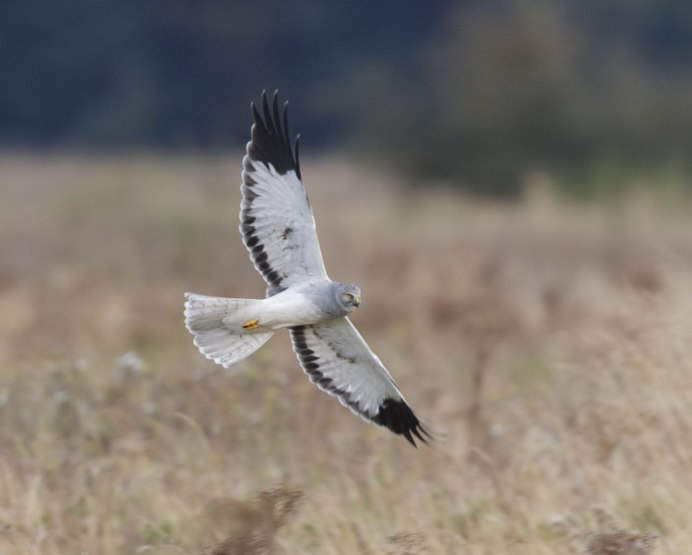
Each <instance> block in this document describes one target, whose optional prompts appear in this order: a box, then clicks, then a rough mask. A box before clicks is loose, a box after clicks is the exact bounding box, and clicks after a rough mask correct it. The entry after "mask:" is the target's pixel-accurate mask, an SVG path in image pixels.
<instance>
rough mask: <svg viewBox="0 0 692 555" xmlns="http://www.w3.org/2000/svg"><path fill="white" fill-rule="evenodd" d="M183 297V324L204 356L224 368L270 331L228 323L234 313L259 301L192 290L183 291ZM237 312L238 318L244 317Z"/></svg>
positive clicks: (245, 354) (266, 337)
mask: <svg viewBox="0 0 692 555" xmlns="http://www.w3.org/2000/svg"><path fill="white" fill-rule="evenodd" d="M185 299H186V301H185V326H186V327H187V329H188V330H189V331H190V333H191V334H192V335H194V336H195V339H194V343H195V345H196V346H197V348H198V349H199V351H200V352H201V353H202V354H203V355H204V356H205V357H207V358H209V359H211V360H213V361H214V362H216V363H217V364H220V365H221V366H223V367H224V368H228V367H229V366H232V365H233V364H235V363H236V362H240V361H241V360H243V359H244V358H246V357H248V356H250V355H251V354H252V353H254V352H255V351H256V350H257V349H259V348H260V347H261V346H262V345H264V344H265V343H266V342H267V341H268V340H269V338H270V337H271V336H272V335H274V332H273V331H269V332H267V331H263V332H249V331H245V330H243V329H242V327H239V326H237V325H232V324H231V323H230V322H232V321H235V320H237V318H235V317H234V316H235V315H236V314H237V313H243V312H246V310H247V309H249V308H250V309H251V308H252V305H253V304H255V303H258V302H260V301H257V300H254V299H226V298H223V297H209V296H206V295H196V294H195V293H185ZM239 316H240V320H242V319H243V318H244V316H242V314H239Z"/></svg>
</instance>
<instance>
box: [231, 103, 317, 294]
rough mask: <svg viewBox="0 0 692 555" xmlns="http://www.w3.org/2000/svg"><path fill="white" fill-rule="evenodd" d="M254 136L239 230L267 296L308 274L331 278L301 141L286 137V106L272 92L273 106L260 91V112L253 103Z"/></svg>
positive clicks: (249, 147)
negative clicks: (304, 180)
mask: <svg viewBox="0 0 692 555" xmlns="http://www.w3.org/2000/svg"><path fill="white" fill-rule="evenodd" d="M252 116H253V120H254V124H253V125H252V131H251V134H252V140H251V141H250V142H249V143H248V144H247V155H246V156H245V158H243V183H242V185H241V187H240V190H241V192H242V195H243V200H242V202H241V205H240V208H241V210H240V232H241V234H242V236H243V242H244V243H245V246H246V247H247V249H248V251H249V252H250V258H251V259H252V261H253V263H254V264H255V268H256V269H257V271H258V272H259V273H260V274H262V277H263V278H264V280H265V281H266V282H267V284H268V289H267V294H268V295H273V294H276V293H278V292H280V291H283V290H284V289H286V288H287V287H289V286H290V285H291V284H293V283H298V282H300V281H304V280H306V279H309V278H312V277H314V278H318V279H319V278H324V279H327V272H326V270H325V268H324V262H323V261H322V253H321V251H320V245H319V243H318V241H317V233H316V231H315V219H314V217H313V215H312V209H311V208H310V203H309V202H308V197H307V195H306V194H305V189H304V188H303V183H302V182H301V176H300V163H299V160H298V143H297V141H296V146H295V151H294V150H293V149H292V147H291V140H290V138H289V135H288V119H287V111H286V105H284V107H283V110H282V111H280V110H279V99H278V95H277V93H274V99H273V103H272V108H271V109H270V107H269V103H268V101H267V95H266V93H262V115H260V113H259V111H258V110H257V108H256V107H255V105H254V104H253V105H252Z"/></svg>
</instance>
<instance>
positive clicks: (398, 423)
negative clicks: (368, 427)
mask: <svg viewBox="0 0 692 555" xmlns="http://www.w3.org/2000/svg"><path fill="white" fill-rule="evenodd" d="M373 422H375V424H379V425H380V426H384V427H386V428H388V429H389V430H391V431H392V432H394V433H395V434H397V435H403V436H404V437H405V438H406V440H407V441H408V442H409V443H410V444H411V445H413V446H414V447H418V446H417V445H416V439H415V438H417V439H418V441H421V442H422V443H425V444H427V443H428V440H429V439H432V436H431V435H430V433H429V432H428V431H427V430H426V429H425V428H424V427H423V425H422V424H421V422H420V420H418V417H416V415H415V414H413V411H412V410H411V407H409V406H408V405H407V404H406V402H405V401H404V400H403V399H391V398H390V399H385V400H384V402H383V403H382V404H381V405H380V409H379V411H378V413H377V415H376V416H375V417H374V418H373Z"/></svg>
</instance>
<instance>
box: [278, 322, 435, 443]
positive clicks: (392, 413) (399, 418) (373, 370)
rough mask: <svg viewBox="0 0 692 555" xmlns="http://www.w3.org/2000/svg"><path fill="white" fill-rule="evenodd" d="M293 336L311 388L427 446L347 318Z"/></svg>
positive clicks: (421, 431) (297, 331)
mask: <svg viewBox="0 0 692 555" xmlns="http://www.w3.org/2000/svg"><path fill="white" fill-rule="evenodd" d="M290 331H291V341H292V342H293V350H294V351H295V353H296V355H297V356H298V360H299V361H300V365H301V366H302V367H303V370H304V371H305V373H306V374H307V375H308V377H309V378H310V381H311V382H312V383H314V384H316V385H317V387H319V388H320V389H322V390H323V391H326V392H327V393H329V394H330V395H334V396H336V397H338V399H339V401H341V404H343V405H344V406H346V407H348V408H349V409H351V411H353V412H354V413H355V414H357V415H359V416H361V417H363V418H364V419H366V420H369V421H371V422H374V423H375V424H378V425H380V426H385V427H387V428H389V429H390V430H391V431H392V432H394V433H395V434H401V435H403V436H404V437H405V438H406V439H407V440H408V441H409V442H410V443H411V444H412V445H413V446H414V447H415V445H416V442H415V439H414V436H415V437H416V438H418V439H419V440H420V441H422V442H423V443H427V441H426V436H427V437H430V434H429V433H428V432H427V431H426V430H425V428H423V426H422V425H421V423H420V421H419V420H418V418H417V417H416V415H415V414H413V411H412V410H411V408H410V407H409V406H408V404H406V400H405V399H404V397H403V395H402V394H401V392H400V391H399V389H398V388H397V386H396V384H395V383H394V380H392V377H391V376H390V375H389V372H387V370H386V368H385V367H384V366H383V365H382V363H381V362H380V359H379V358H377V356H376V355H375V353H373V352H372V351H371V350H370V348H369V347H368V345H367V344H366V343H365V340H364V339H363V338H362V337H361V335H360V334H359V333H358V330H356V328H355V327H354V326H353V324H351V322H350V320H349V319H348V318H338V319H335V320H330V321H329V322H325V323H323V324H314V325H310V326H297V327H294V328H291V330H290Z"/></svg>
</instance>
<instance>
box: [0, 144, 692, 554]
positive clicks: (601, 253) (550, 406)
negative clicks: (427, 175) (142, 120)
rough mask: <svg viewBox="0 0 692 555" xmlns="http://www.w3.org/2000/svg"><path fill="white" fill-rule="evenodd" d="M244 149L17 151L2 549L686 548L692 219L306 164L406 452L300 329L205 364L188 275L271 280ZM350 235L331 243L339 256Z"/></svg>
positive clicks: (0, 412)
mask: <svg viewBox="0 0 692 555" xmlns="http://www.w3.org/2000/svg"><path fill="white" fill-rule="evenodd" d="M238 173H239V163H238V156H233V157H231V158H229V159H219V158H208V159H203V158H187V159H182V160H181V159H173V158H149V157H122V158H117V157H111V158H104V159H97V160H88V159H81V158H79V157H76V156H73V157H55V158H50V157H43V158H42V157H36V156H19V155H5V156H4V157H2V158H0V182H2V188H1V189H0V201H1V202H0V315H1V317H0V364H1V366H0V552H1V553H7V554H8V555H9V554H13V555H14V554H36V553H42V554H43V553H45V554H65V553H93V554H120V553H143V554H145V553H156V554H159V553H161V554H163V553H205V554H214V555H222V554H227V555H230V554H236V553H257V554H259V553H272V554H296V553H319V554H326V555H330V554H351V553H358V554H360V553H365V554H373V555H379V554H382V553H387V554H396V555H403V554H423V553H425V554H437V553H449V554H460V553H463V554H469V555H471V554H473V555H480V554H488V555H490V554H492V555H502V554H505V553H507V554H515V555H524V554H525V555H540V554H565V555H567V554H581V553H588V552H591V553H594V554H598V555H601V554H605V553H614V554H616V555H631V554H638V553H660V554H687V553H690V552H691V551H692V536H691V535H690V527H689V514H690V513H691V512H692V495H691V494H690V492H692V472H690V468H692V447H691V445H692V443H691V442H690V437H691V434H690V432H691V431H692V411H691V410H690V407H692V342H691V341H690V340H691V339H692V331H691V330H692V224H690V223H689V222H688V221H686V220H685V218H683V217H680V213H681V212H682V210H680V209H678V210H677V212H675V211H667V212H663V211H659V210H655V209H652V208H651V207H649V206H648V205H647V204H646V203H644V202H630V203H627V204H625V205H623V206H619V207H616V208H611V209H599V210H595V209H591V210H586V209H581V210H578V209H575V208H569V207H565V206H561V205H560V204H559V203H556V202H554V201H552V200H551V199H550V198H549V196H546V195H538V197H537V198H536V197H532V200H530V201H528V202H526V203H525V204H523V205H521V206H502V205H493V204H481V203H477V202H475V203H472V202H469V201H464V200H463V199H460V198H457V197H455V196H453V195H450V194H446V193H442V192H434V191H427V192H421V193H418V194H407V195H403V194H400V193H398V192H397V190H396V188H395V187H394V186H393V184H392V182H391V181H392V179H391V178H388V177H386V176H373V175H369V174H366V173H364V172H363V173H360V172H358V171H357V170H355V169H354V168H353V167H351V166H349V165H347V164H345V163H341V162H339V161H334V160H312V161H311V160H307V161H306V162H305V168H304V175H305V176H306V177H307V185H308V187H309V191H310V194H311V200H312V203H313V206H314V207H315V210H316V217H317V222H318V227H319V230H320V238H321V242H322V246H323V248H324V250H325V258H326V262H327V265H328V267H329V269H330V274H331V275H332V276H333V277H334V278H337V279H341V280H343V281H353V282H356V283H358V284H359V285H360V286H361V288H362V289H363V291H364V296H363V301H364V304H363V306H362V307H361V309H359V311H358V312H357V313H356V314H355V316H354V318H353V319H354V321H355V323H356V324H357V325H358V326H359V328H361V330H362V331H363V333H364V335H366V337H367V338H368V339H369V340H370V342H371V344H372V346H373V348H374V349H375V350H376V351H377V352H378V354H379V355H380V356H381V358H382V359H383V360H384V361H385V363H386V364H387V365H388V366H389V367H390V369H391V371H392V372H393V374H394V375H395V376H396V378H397V381H398V382H399V384H400V385H401V387H402V389H403V390H404V391H405V392H406V393H407V397H408V399H409V401H410V402H411V403H412V405H413V406H414V408H415V409H416V410H417V411H418V412H419V413H420V414H421V415H422V416H423V417H424V418H425V419H426V421H427V422H428V424H429V426H430V427H431V428H432V429H433V430H436V431H438V432H444V433H445V434H446V438H445V439H442V440H440V441H438V442H437V443H436V444H435V445H434V446H433V447H432V448H421V449H418V450H414V449H412V448H411V447H410V446H409V445H408V444H407V443H406V442H405V441H403V440H402V439H401V438H397V437H394V436H392V435H391V434H389V433H388V432H386V431H383V430H380V429H378V428H376V427H374V426H367V425H366V424H364V423H363V422H361V421H359V420H358V419H356V418H354V417H353V416H352V415H351V414H350V413H349V412H348V411H347V410H345V409H344V408H343V407H341V406H340V405H339V404H338V403H336V402H335V401H334V400H333V399H331V398H329V397H327V396H325V395H323V394H321V393H319V392H318V391H317V390H315V389H314V387H313V386H312V385H311V384H310V383H309V382H308V381H307V379H305V377H304V376H303V375H302V372H301V371H300V369H299V367H298V365H297V362H296V361H295V359H294V357H293V355H292V353H291V350H290V347H289V344H288V338H287V337H278V338H276V339H274V340H272V341H271V342H270V343H269V344H268V345H267V346H265V347H264V348H263V349H262V350H261V351H260V352H258V353H257V354H256V355H254V356H253V357H252V358H251V359H250V360H249V361H247V362H246V363H244V364H243V365H241V367H239V368H238V369H237V370H233V371H224V370H223V369H220V368H218V367H216V366H214V365H213V364H212V363H209V362H208V361H206V360H205V359H203V358H202V357H201V356H200V355H199V354H198V353H197V351H196V349H195V348H194V347H193V346H192V342H191V340H190V337H189V336H188V334H187V332H186V331H185V329H184V327H183V324H182V294H183V292H184V291H186V290H193V291H198V292H202V293H209V294H219V295H229V296H231V295H232V296H261V295H262V294H263V290H264V288H263V285H262V283H261V281H260V279H259V277H258V276H256V274H255V272H254V270H253V269H252V267H251V265H250V263H249V261H248V258H247V256H246V253H245V251H244V249H243V247H242V244H241V242H240V238H239V236H238V233H237V231H236V221H237V210H238V188H237V184H238ZM336 253H338V255H337V254H336Z"/></svg>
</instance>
